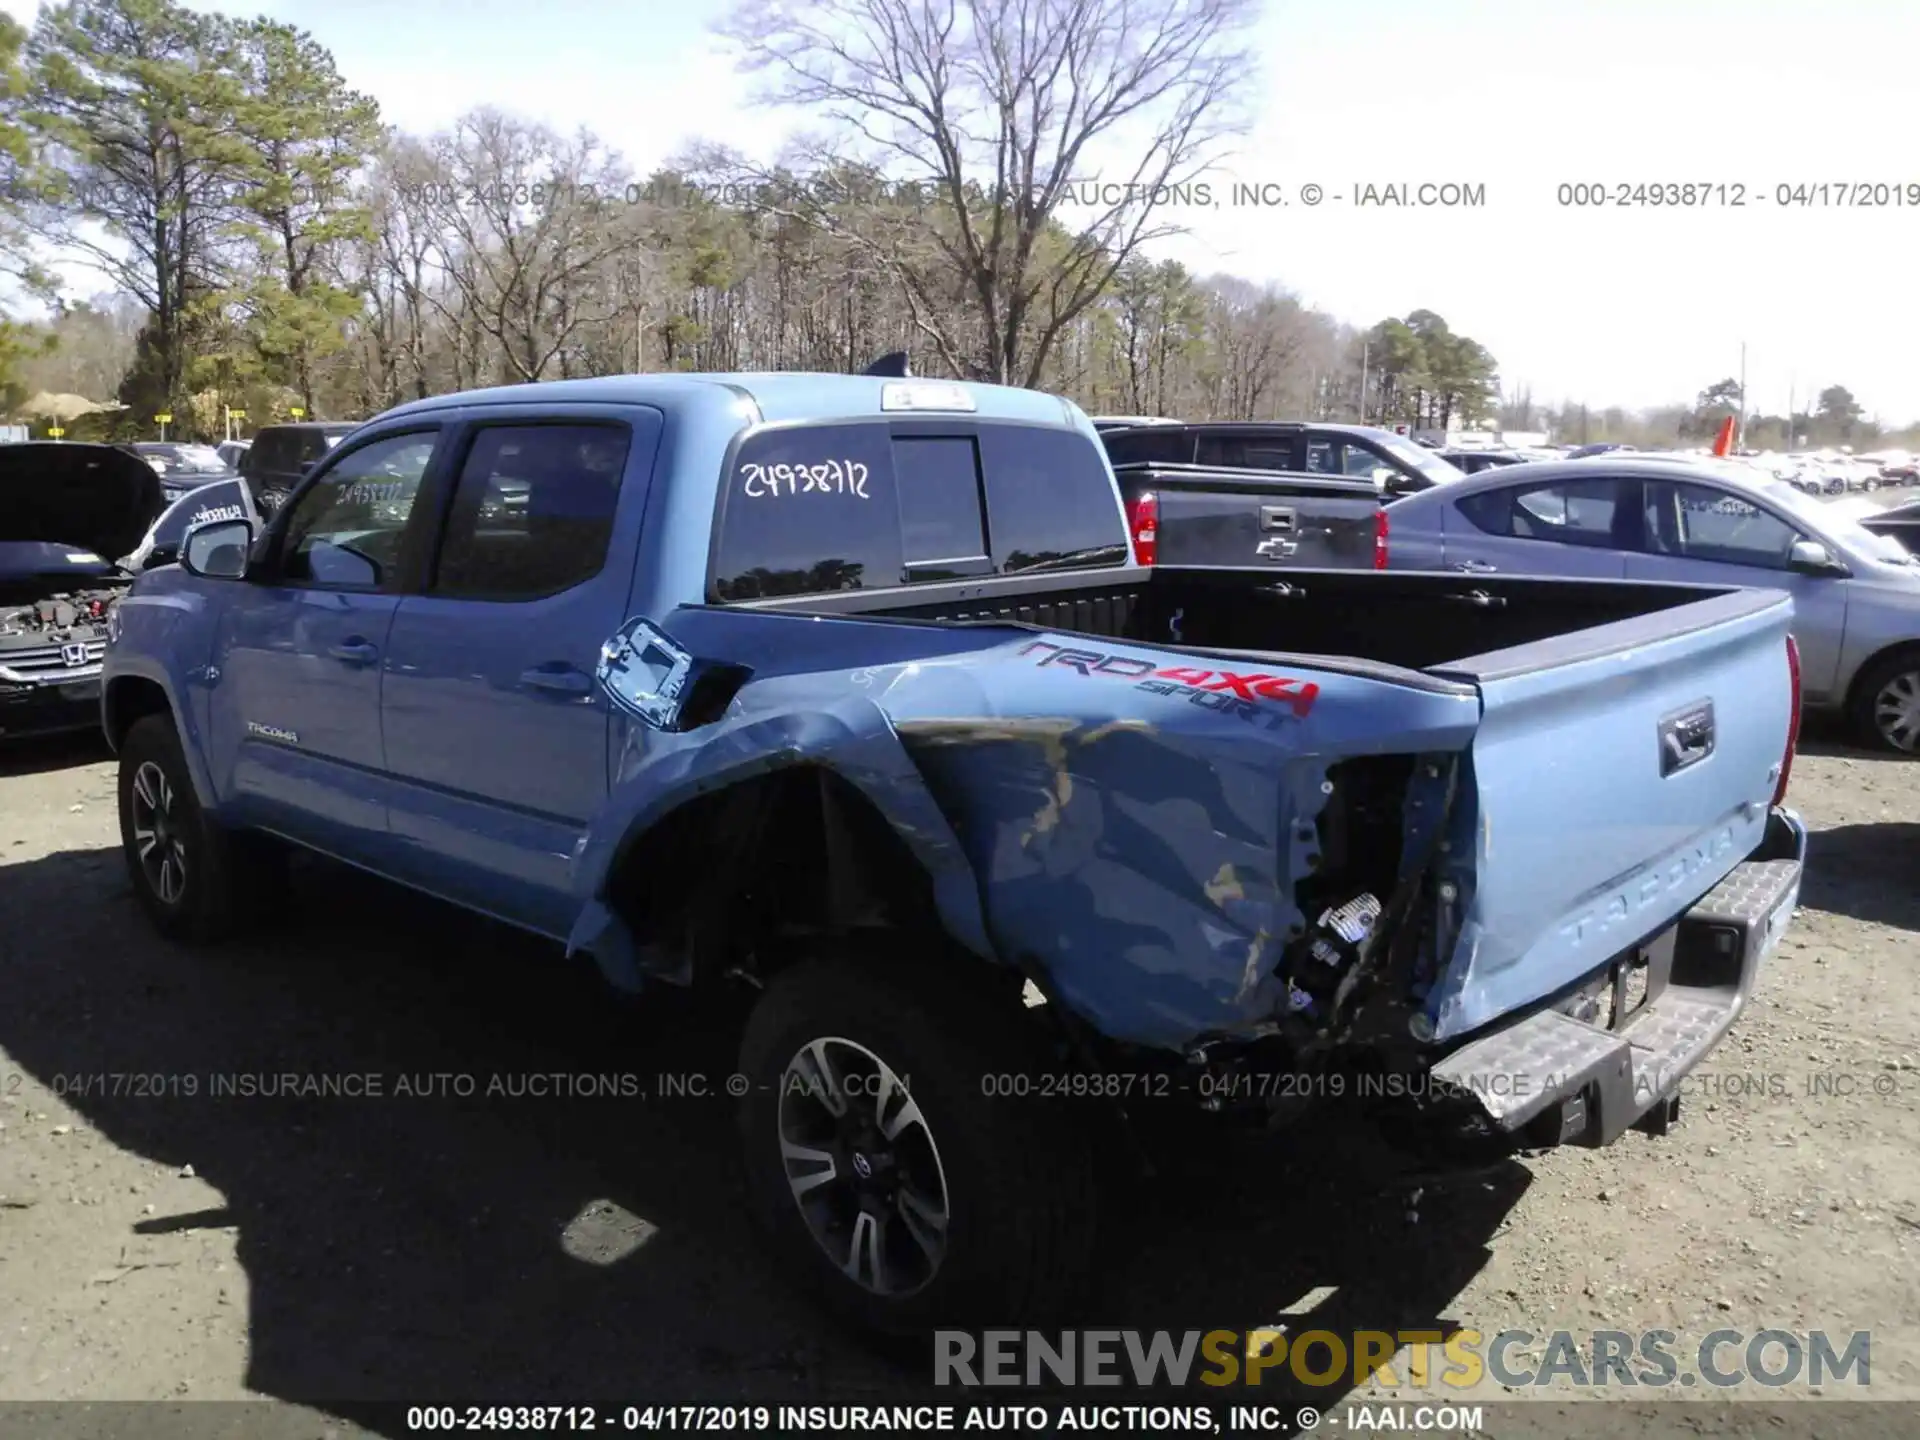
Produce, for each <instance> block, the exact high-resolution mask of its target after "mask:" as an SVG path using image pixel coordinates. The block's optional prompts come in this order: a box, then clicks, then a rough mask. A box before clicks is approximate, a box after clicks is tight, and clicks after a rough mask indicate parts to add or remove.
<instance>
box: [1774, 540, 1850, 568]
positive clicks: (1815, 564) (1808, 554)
mask: <svg viewBox="0 0 1920 1440" xmlns="http://www.w3.org/2000/svg"><path fill="white" fill-rule="evenodd" d="M1787 566H1788V568H1789V569H1792V570H1798V571H1799V572H1800V573H1801V574H1802V575H1844V574H1845V573H1846V569H1847V567H1846V566H1844V565H1842V564H1841V563H1840V562H1839V561H1838V560H1837V559H1835V558H1834V554H1833V552H1832V551H1831V550H1829V549H1828V548H1827V547H1826V546H1824V545H1822V544H1821V543H1820V542H1819V541H1818V540H1796V541H1794V542H1793V549H1791V550H1790V551H1788V552H1787Z"/></svg>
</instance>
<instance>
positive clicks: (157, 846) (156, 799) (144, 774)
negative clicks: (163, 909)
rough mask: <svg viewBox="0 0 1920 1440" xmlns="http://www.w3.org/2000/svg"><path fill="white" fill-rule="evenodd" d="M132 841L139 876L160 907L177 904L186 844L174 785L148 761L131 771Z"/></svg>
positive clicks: (184, 877) (182, 885)
mask: <svg viewBox="0 0 1920 1440" xmlns="http://www.w3.org/2000/svg"><path fill="white" fill-rule="evenodd" d="M132 809H133V838H134V842H135V844H136V845H137V846H138V847H139V859H140V873H141V874H142V875H143V876H145V877H146V882H147V887H148V888H149V889H150V890H152V892H153V893H154V895H155V897H156V898H158V899H159V901H160V903H161V904H163V905H178V904H179V903H180V897H181V896H182V895H184V894H185V893H186V889H187V842H186V835H185V832H184V829H183V827H182V826H181V824H180V821H179V817H178V815H177V814H176V813H175V809H174V792H173V783H172V782H171V781H170V780H168V779H167V772H166V771H164V770H162V769H161V768H160V767H159V766H158V765H156V764H155V763H154V762H153V761H151V760H148V761H145V762H143V763H142V764H141V766H140V768H139V769H138V770H136V771H134V772H133V795H132Z"/></svg>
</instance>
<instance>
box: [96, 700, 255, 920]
mask: <svg viewBox="0 0 1920 1440" xmlns="http://www.w3.org/2000/svg"><path fill="white" fill-rule="evenodd" d="M119 791H120V848H121V852H122V854H123V855H124V856H125V859H126V863H127V878H128V879H129V880H130V881H132V883H133V893H134V896H135V897H136V898H137V899H138V900H139V902H140V905H141V908H142V909H144V910H145V911H146V912H147V916H148V918H149V919H151V920H152V921H153V923H154V926H155V928H156V929H158V930H159V931H160V933H161V934H163V935H165V936H167V937H168V938H170V939H174V940H189V941H197V942H203V943H204V942H209V941H214V940H219V939H222V938H224V937H225V936H227V935H229V934H231V933H233V931H234V930H236V929H237V928H239V926H240V925H241V924H242V923H244V922H245V921H246V920H248V919H250V918H253V917H254V916H256V915H257V914H259V913H260V912H261V911H262V910H263V909H264V908H265V907H266V906H267V905H268V904H269V903H270V902H271V899H272V898H273V896H274V894H275V893H276V892H277V890H278V888H279V886H280V884H281V882H282V881H283V879H284V860H285V857H284V854H283V853H282V852H280V851H279V850H278V849H277V848H276V847H274V846H272V845H271V843H270V842H268V841H266V840H264V839H262V838H259V837H255V836H249V835H237V834H234V833H232V832H229V831H227V830H224V829H222V828H221V827H220V826H218V825H216V824H215V823H214V822H213V821H212V819H211V818H210V817H209V816H208V815H207V814H206V812H205V811H203V810H202V809H201V808H200V801H199V797H198V796H197V795H196V794H195V793H194V789H193V777H192V776H191V774H190V773H189V772H188V770H187V762H186V756H185V754H184V752H182V750H181V748H180V737H179V735H178V734H177V733H176V732H175V730H174V728H173V721H172V720H171V718H169V717H167V716H165V715H149V716H146V717H145V718H144V719H141V720H139V721H137V722H135V724H134V725H133V727H132V728H131V729H129V730H128V731H127V735H126V738H125V739H124V740H123V741H122V742H121V744H120V783H119Z"/></svg>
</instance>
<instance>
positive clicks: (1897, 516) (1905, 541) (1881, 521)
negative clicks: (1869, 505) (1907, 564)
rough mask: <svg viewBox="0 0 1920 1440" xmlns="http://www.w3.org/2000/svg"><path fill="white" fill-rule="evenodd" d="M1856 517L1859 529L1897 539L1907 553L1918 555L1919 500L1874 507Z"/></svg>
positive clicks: (1919, 538) (1919, 551)
mask: <svg viewBox="0 0 1920 1440" xmlns="http://www.w3.org/2000/svg"><path fill="white" fill-rule="evenodd" d="M1857 519H1858V523H1859V525H1860V528H1861V529H1863V530H1869V531H1871V532H1872V533H1873V534H1875V535H1884V536H1886V537H1888V538H1889V539H1892V540H1898V541H1899V542H1900V545H1901V547H1902V548H1903V549H1905V550H1906V551H1907V552H1908V553H1909V554H1915V555H1920V500H1909V501H1907V502H1906V504H1904V505H1889V506H1888V507H1887V508H1886V509H1884V510H1882V509H1877V508H1876V509H1874V510H1872V511H1870V512H1868V513H1867V514H1864V515H1861V516H1859V517H1857Z"/></svg>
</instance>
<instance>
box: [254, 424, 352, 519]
mask: <svg viewBox="0 0 1920 1440" xmlns="http://www.w3.org/2000/svg"><path fill="white" fill-rule="evenodd" d="M358 428H359V422H358V421H357V420H304V421H300V422H297V423H292V424H286V425H267V426H263V427H262V428H261V430H260V433H259V434H257V435H255V436H254V437H253V444H252V445H251V446H249V447H248V448H247V452H246V454H244V455H242V456H241V457H240V473H241V474H242V475H244V476H245V477H246V479H247V487H248V488H249V489H250V490H252V491H253V501H254V504H255V505H256V506H258V507H259V509H260V513H261V514H263V515H271V514H273V512H274V511H276V510H278V509H279V508H280V504H281V502H282V501H283V500H285V499H286V498H287V496H288V495H290V494H292V493H293V487H294V486H296V485H298V484H299V483H300V477H301V476H302V475H305V474H306V473H307V470H308V468H309V467H310V466H312V464H313V462H314V461H316V460H318V459H319V458H320V457H321V456H322V455H325V454H326V453H327V452H328V451H329V450H331V449H332V448H333V447H334V446H335V445H338V444H339V443H340V440H341V438H342V437H343V436H347V435H351V434H352V433H353V432H354V431H355V430H357V429H358Z"/></svg>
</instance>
